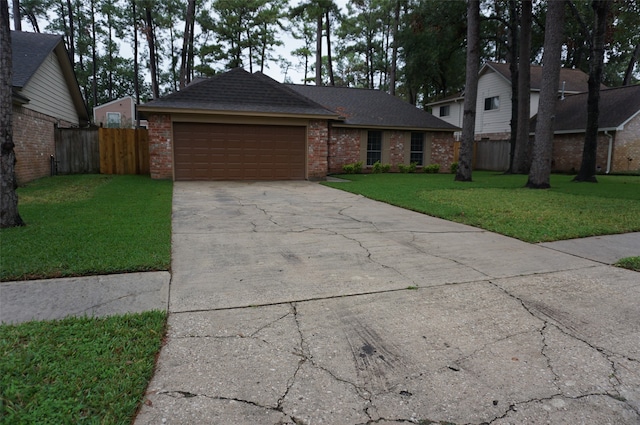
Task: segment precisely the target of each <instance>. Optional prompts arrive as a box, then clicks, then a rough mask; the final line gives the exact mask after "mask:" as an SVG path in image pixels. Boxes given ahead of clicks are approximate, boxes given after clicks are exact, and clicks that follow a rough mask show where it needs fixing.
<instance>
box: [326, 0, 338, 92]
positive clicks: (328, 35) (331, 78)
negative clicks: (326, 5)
mask: <svg viewBox="0 0 640 425" xmlns="http://www.w3.org/2000/svg"><path fill="white" fill-rule="evenodd" d="M325 19H326V20H327V66H328V67H329V85H331V86H335V85H336V81H335V79H334V78H333V59H332V58H331V23H330V22H331V21H330V20H329V9H327V11H326V12H325Z"/></svg>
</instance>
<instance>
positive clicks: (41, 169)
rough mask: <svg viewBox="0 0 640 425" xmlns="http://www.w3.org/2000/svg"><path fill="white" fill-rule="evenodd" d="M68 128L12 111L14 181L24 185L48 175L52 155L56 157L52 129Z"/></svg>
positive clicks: (51, 119)
mask: <svg viewBox="0 0 640 425" xmlns="http://www.w3.org/2000/svg"><path fill="white" fill-rule="evenodd" d="M56 124H59V126H60V127H61V128H64V127H71V123H68V122H66V121H60V122H58V120H56V119H55V118H54V117H50V116H48V115H44V114H41V113H39V112H35V111H32V110H30V109H26V108H23V107H20V106H14V107H13V143H14V144H15V148H14V150H15V153H16V161H17V162H16V168H15V170H16V180H17V182H18V184H19V185H23V184H25V183H28V182H30V181H32V180H35V179H39V178H41V177H47V176H49V175H50V174H51V155H55V154H56V141H55V129H56Z"/></svg>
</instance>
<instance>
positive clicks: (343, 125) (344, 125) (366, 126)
mask: <svg viewBox="0 0 640 425" xmlns="http://www.w3.org/2000/svg"><path fill="white" fill-rule="evenodd" d="M331 126H332V127H340V128H361V129H369V130H400V131H444V132H451V133H454V132H456V131H461V130H462V129H461V128H458V127H454V128H437V127H417V126H416V127H402V126H393V125H379V124H375V125H370V124H348V123H332V124H331Z"/></svg>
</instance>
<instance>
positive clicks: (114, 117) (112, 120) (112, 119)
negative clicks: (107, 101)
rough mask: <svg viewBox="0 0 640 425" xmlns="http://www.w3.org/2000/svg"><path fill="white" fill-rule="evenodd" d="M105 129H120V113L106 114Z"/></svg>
mask: <svg viewBox="0 0 640 425" xmlns="http://www.w3.org/2000/svg"><path fill="white" fill-rule="evenodd" d="M107 127H109V128H120V112H107Z"/></svg>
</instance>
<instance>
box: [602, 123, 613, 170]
mask: <svg viewBox="0 0 640 425" xmlns="http://www.w3.org/2000/svg"><path fill="white" fill-rule="evenodd" d="M604 135H605V136H607V137H608V138H609V149H608V150H607V174H609V173H610V172H611V154H612V152H613V135H612V134H609V130H605V131H604Z"/></svg>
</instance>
